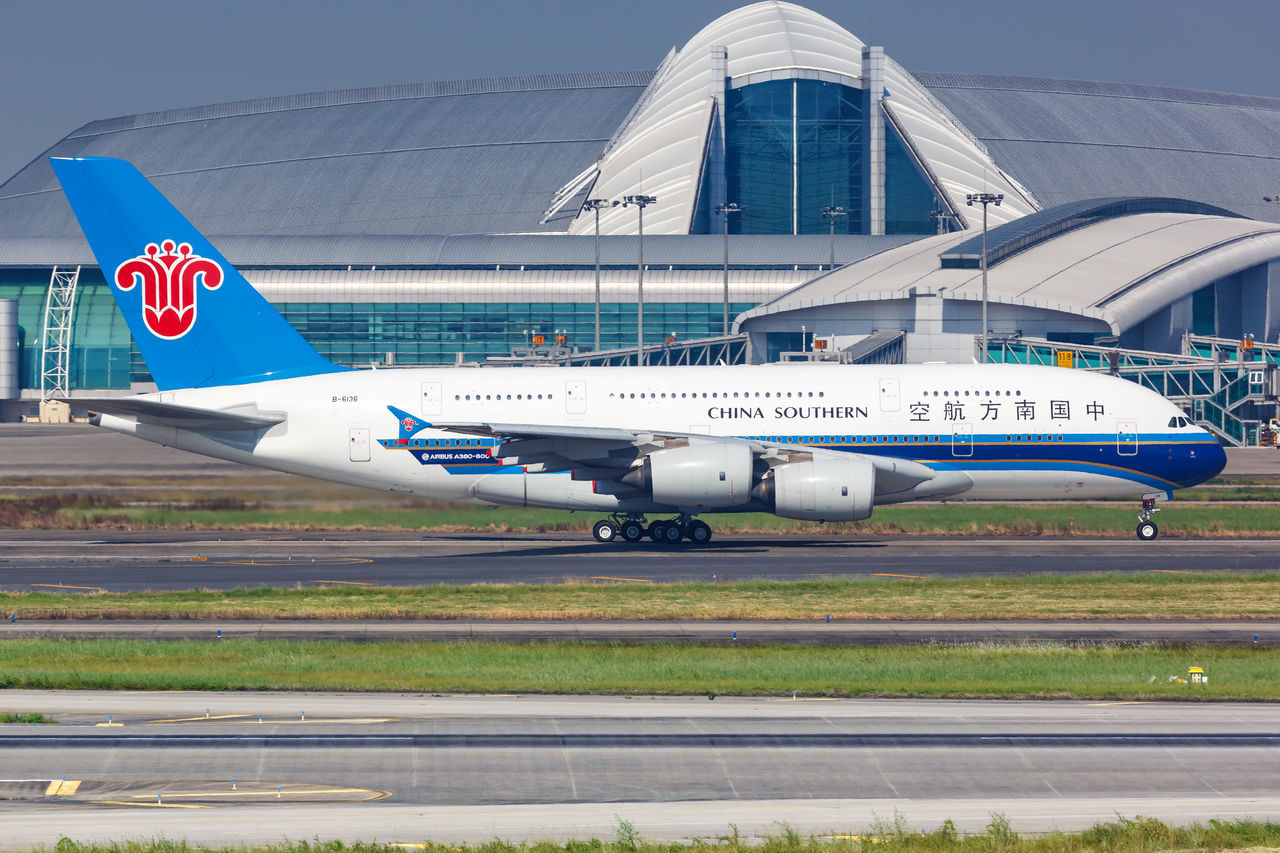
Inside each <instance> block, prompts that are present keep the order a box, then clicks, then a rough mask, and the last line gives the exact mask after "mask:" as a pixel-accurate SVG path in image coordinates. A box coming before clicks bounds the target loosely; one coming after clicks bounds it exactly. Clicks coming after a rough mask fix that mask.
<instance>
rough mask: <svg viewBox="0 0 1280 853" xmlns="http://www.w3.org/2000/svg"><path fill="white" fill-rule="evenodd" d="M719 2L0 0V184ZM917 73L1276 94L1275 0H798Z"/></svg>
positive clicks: (616, 50)
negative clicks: (115, 143) (207, 126)
mask: <svg viewBox="0 0 1280 853" xmlns="http://www.w3.org/2000/svg"><path fill="white" fill-rule="evenodd" d="M741 5H744V3H743V2H741V0H739V2H727V0H644V2H630V3H621V2H615V0H594V2H589V0H485V2H476V0H417V2H413V0H361V2H360V3H358V4H357V3H354V2H350V3H339V2H333V0H205V2H201V3H193V2H190V0H112V2H99V1H98V0H92V2H90V0H76V2H70V1H69V0H0V20H3V23H4V30H5V34H6V38H5V44H4V47H3V49H0V81H2V82H0V182H2V181H3V180H5V179H7V178H8V177H9V176H11V175H13V174H14V173H15V172H17V171H18V170H19V169H21V168H23V167H24V166H25V165H26V164H27V163H29V162H30V161H31V160H33V159H34V158H36V157H38V156H40V155H41V153H42V152H43V151H44V150H45V149H47V148H49V147H50V146H52V145H53V144H54V143H55V142H57V141H58V140H59V139H60V138H62V137H64V136H66V135H67V134H68V133H70V132H71V131H72V130H74V129H76V128H77V127H80V126H81V125H83V124H86V123H87V122H90V121H93V120H95V119H101V118H110V117H113V116H119V115H129V114H133V113H140V112H148V111H151V110H161V109H170V108H175V107H187V106H195V105H199V104H210V103H218V102H222V101H234V100H241V99H245V98H256V97H263V96H271V95H290V94H297V93H301V92H316V91H324V90H330V89H349V88H357V87H362V86H377V85H385V84H395V83H417V82H426V81H436V80H457V79H463V78H469V77H493V76H501V75H507V74H549V73H558V72H566V71H621V70H635V69H648V70H651V69H653V68H655V67H656V66H657V65H658V63H659V62H660V61H661V60H662V57H663V56H664V55H665V54H666V52H667V50H668V49H669V48H671V47H672V46H679V45H682V44H683V43H684V42H685V41H687V40H688V39H689V38H690V37H692V36H693V35H694V34H695V33H696V32H697V31H698V30H699V29H701V28H702V27H703V26H705V25H706V24H707V23H709V22H710V21H712V20H714V19H715V18H716V17H718V16H720V15H721V14H723V13H725V12H727V11H730V10H731V9H734V8H737V7H738V6H741ZM803 5H806V6H808V7H809V8H811V9H814V10H815V11H817V12H820V13H822V14H823V15H826V16H827V17H828V18H831V19H832V20H833V21H835V22H836V23H837V24H839V25H841V26H843V27H844V28H845V29H847V30H849V31H850V32H852V33H853V34H854V35H855V36H857V37H858V38H860V39H861V40H862V41H863V42H865V43H868V44H877V45H882V46H884V48H885V52H886V53H887V54H888V55H889V56H891V57H893V58H894V59H895V60H897V61H898V62H899V63H900V64H901V65H903V66H904V67H906V68H907V69H908V70H911V71H961V72H977V73H991V74H1019V75H1029V76H1036V77H1068V78H1074V79H1088V80H1108V81H1113V82H1125V83H1151V84H1156V85H1164V86H1180V87H1188V88H1195V89H1211V90H1217V91H1226V92H1238V93H1246V94H1255V95H1267V96H1272V97H1280V70H1278V67H1277V66H1278V59H1277V57H1276V56H1275V53H1274V50H1273V48H1274V45H1275V37H1276V34H1277V32H1280V0H1216V2H1213V3H1206V2H1204V0H1069V1H1068V2H1060V0H960V2H956V0H877V2H862V0H805V2H804V3H803Z"/></svg>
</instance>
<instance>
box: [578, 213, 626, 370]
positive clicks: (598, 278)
mask: <svg viewBox="0 0 1280 853" xmlns="http://www.w3.org/2000/svg"><path fill="white" fill-rule="evenodd" d="M619 203H620V202H616V201H609V200H608V199H603V198H589V199H587V200H586V201H584V202H583V203H582V209H583V210H592V211H595V214H596V343H595V350H594V351H595V352H599V351H600V208H602V207H616V206H617V205H618V204H619Z"/></svg>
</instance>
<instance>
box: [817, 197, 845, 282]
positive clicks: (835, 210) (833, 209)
mask: <svg viewBox="0 0 1280 853" xmlns="http://www.w3.org/2000/svg"><path fill="white" fill-rule="evenodd" d="M848 215H849V211H847V210H845V209H844V208H843V207H840V206H839V205H834V204H829V205H827V206H826V207H824V208H822V218H823V219H826V220H827V221H828V222H830V223H831V269H835V268H836V217H837V216H848Z"/></svg>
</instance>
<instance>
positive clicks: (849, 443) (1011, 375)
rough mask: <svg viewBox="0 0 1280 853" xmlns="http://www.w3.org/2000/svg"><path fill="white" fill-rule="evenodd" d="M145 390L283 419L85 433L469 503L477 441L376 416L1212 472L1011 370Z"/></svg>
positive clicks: (521, 375) (1122, 393)
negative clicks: (261, 425)
mask: <svg viewBox="0 0 1280 853" xmlns="http://www.w3.org/2000/svg"><path fill="white" fill-rule="evenodd" d="M147 397H148V398H149V399H154V400H159V401H163V402H170V403H175V404H179V405H185V406H192V407H198V408H204V409H232V410H235V409H239V408H240V407H245V408H253V409H256V410H258V411H260V412H265V413H282V414H284V415H285V416H286V419H285V420H284V422H283V423H280V424H278V425H276V426H275V427H272V428H270V429H268V430H266V431H265V432H263V433H261V434H260V435H259V436H255V437H254V438H255V439H256V440H253V441H250V440H247V439H246V437H245V435H244V434H237V433H231V434H227V435H225V436H219V434H217V433H210V432H193V431H186V430H181V429H175V428H172V427H159V426H155V425H151V424H135V423H134V422H132V421H131V420H129V419H128V418H122V417H115V416H110V415H104V416H102V417H101V420H100V424H101V425H102V426H103V427H107V428H110V429H115V430H118V431H121V432H127V433H130V434H134V435H137V436H138V437H140V438H143V439H146V440H149V441H154V442H158V443H161V444H165V445H170V446H175V447H180V448H183V449H186V450H191V451H194V452H196V453H202V454H205V455H209V456H216V457H219V458H224V459H230V460H234V461H239V462H245V463H248V464H252V465H258V466H263V467H268V468H273V469H278V470H281V471H288V472H292V473H297V474H304V475H309V476H313V477H318V478H322V479H326V480H333V481H338V482H343V483H350V484H355V485H360V486H367V487H371V488H378V489H389V490H393V491H399V492H406V493H412V494H417V495H423V496H428V497H432V498H439V499H444V500H455V501H469V500H475V499H476V498H475V495H474V494H473V492H474V490H475V485H476V483H477V482H478V481H479V480H480V479H481V478H484V477H489V476H494V475H495V474H494V465H496V463H494V465H491V464H488V463H487V462H486V461H485V460H484V457H485V456H486V454H488V453H489V452H490V449H491V447H492V445H493V444H494V442H493V441H488V442H485V441H483V440H481V439H476V438H475V437H474V435H465V434H460V433H458V432H451V431H449V430H442V429H436V428H431V429H427V430H424V431H422V432H420V433H418V434H417V435H416V436H415V438H416V439H418V440H419V441H420V443H423V444H427V445H428V446H429V447H441V448H443V449H444V450H445V457H446V458H449V459H453V460H455V461H457V460H464V461H462V462H460V463H459V464H447V463H444V464H441V463H437V462H433V461H430V456H431V453H429V452H428V453H426V454H425V455H424V454H423V453H417V454H414V453H409V452H405V448H404V447H402V446H398V445H397V444H396V438H397V435H398V418H397V416H396V415H395V414H393V413H392V412H391V411H390V410H389V409H388V406H394V407H396V408H398V409H401V410H403V411H405V412H408V413H410V414H412V415H413V416H414V417H415V418H421V419H422V421H424V422H427V423H432V424H450V423H453V424H505V425H539V426H582V427H600V428H604V427H614V428H624V429H628V430H641V431H643V430H655V431H667V432H678V433H689V434H708V435H713V436H734V437H751V438H753V439H756V440H759V441H763V442H768V443H777V444H780V445H788V446H795V445H807V446H814V447H824V448H828V449H831V450H841V451H850V452H855V453H860V454H867V455H871V456H881V457H897V458H905V459H910V460H913V461H916V462H920V463H922V464H925V465H928V466H930V467H931V468H934V469H935V470H939V469H947V470H959V471H964V472H965V473H966V474H967V475H968V476H969V477H970V478H971V479H972V481H973V485H972V487H971V488H970V489H968V490H967V491H965V492H964V493H963V494H962V495H951V496H950V497H964V498H981V499H1008V500H1019V499H1052V498H1060V497H1077V498H1089V497H1106V496H1124V495H1140V494H1149V493H1156V492H1168V491H1171V490H1172V489H1174V488H1177V487H1179V486H1183V485H1190V484H1192V483H1193V482H1198V481H1199V480H1201V479H1204V478H1205V476H1206V475H1205V472H1209V473H1208V474H1207V476H1212V474H1214V473H1216V472H1217V470H1219V469H1220V468H1221V457H1222V450H1221V447H1220V445H1219V444H1218V443H1217V441H1216V440H1214V439H1213V437H1212V436H1211V435H1210V434H1209V433H1207V432H1206V431H1204V430H1202V429H1200V428H1198V427H1195V426H1189V425H1185V423H1186V422H1185V420H1182V421H1181V424H1180V423H1179V416H1181V415H1182V412H1181V410H1179V409H1178V408H1177V407H1176V406H1174V405H1173V404H1172V403H1170V402H1168V401H1167V400H1165V399H1164V398H1162V397H1160V396H1159V395H1157V394H1155V393H1152V392H1150V391H1147V390H1145V389H1143V388H1141V387H1140V386H1138V385H1136V384H1134V383H1131V382H1128V381H1124V380H1120V379H1115V378H1112V377H1108V376H1104V375H1100V374H1097V373H1091V372H1087V371H1080V370H1065V369H1059V368H1048V367H1026V366H1013V365H1009V366H1005V365H897V366H842V365H826V364H812V365H810V364H805V365H764V366H733V367H650V368H627V367H616V368H610V367H595V368H554V369H553V368H495V369H467V368H408V369H386V370H362V371H351V372H345V373H332V374H325V375H318V376H307V377H301V378H296V379H283V380H276V381H271V382H259V383H254V384H249V385H234V386H222V387H214V388H196V389H187V390H179V391H171V392H161V393H157V394H151V395H147ZM451 442H455V443H454V444H451ZM472 448H474V450H472ZM469 454H471V455H474V457H475V459H474V460H472V461H465V460H466V458H467V457H468V455H469ZM537 476H542V477H568V476H570V475H569V474H568V473H566V472H561V473H547V474H539V475H537ZM485 502H492V501H485Z"/></svg>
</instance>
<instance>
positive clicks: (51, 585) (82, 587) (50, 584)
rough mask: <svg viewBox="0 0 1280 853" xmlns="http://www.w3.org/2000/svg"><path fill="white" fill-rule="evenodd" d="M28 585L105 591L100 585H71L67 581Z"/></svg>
mask: <svg viewBox="0 0 1280 853" xmlns="http://www.w3.org/2000/svg"><path fill="white" fill-rule="evenodd" d="M28 586H42V587H46V588H48V589H90V590H93V591H94V592H106V590H105V589H103V588H102V587H100V586H72V585H71V584H68V583H33V584H28Z"/></svg>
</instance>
